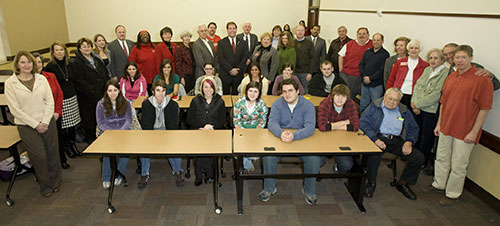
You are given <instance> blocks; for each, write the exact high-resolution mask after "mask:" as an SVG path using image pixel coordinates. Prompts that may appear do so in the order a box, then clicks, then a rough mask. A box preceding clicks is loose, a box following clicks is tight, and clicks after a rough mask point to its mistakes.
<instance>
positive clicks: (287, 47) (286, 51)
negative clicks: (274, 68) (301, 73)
mask: <svg viewBox="0 0 500 226" xmlns="http://www.w3.org/2000/svg"><path fill="white" fill-rule="evenodd" d="M293 45H294V41H293V36H292V35H291V34H290V33H288V32H283V34H281V38H280V41H279V43H278V54H279V56H280V64H279V67H278V73H280V72H282V71H283V69H285V68H284V67H283V64H285V63H286V62H288V63H290V64H292V68H295V61H296V58H297V54H296V53H295V48H294V46H293Z"/></svg>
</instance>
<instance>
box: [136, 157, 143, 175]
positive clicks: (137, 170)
mask: <svg viewBox="0 0 500 226" xmlns="http://www.w3.org/2000/svg"><path fill="white" fill-rule="evenodd" d="M141 166H142V165H141V158H139V157H137V169H136V170H135V173H137V174H141V171H142V170H141V169H142V168H141Z"/></svg>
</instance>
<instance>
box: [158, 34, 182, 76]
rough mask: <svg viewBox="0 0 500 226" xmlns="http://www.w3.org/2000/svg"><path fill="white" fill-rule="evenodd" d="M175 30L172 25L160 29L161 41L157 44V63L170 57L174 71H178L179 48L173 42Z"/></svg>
mask: <svg viewBox="0 0 500 226" xmlns="http://www.w3.org/2000/svg"><path fill="white" fill-rule="evenodd" d="M173 35H174V32H173V31H172V29H171V28H170V27H164V28H163V29H161V30H160V36H161V41H162V42H160V43H159V44H158V45H156V63H157V64H158V65H160V64H161V62H162V61H163V59H169V60H170V62H172V63H173V65H172V66H173V68H172V70H173V73H176V68H175V66H176V65H175V59H174V58H175V57H174V55H175V50H176V48H177V44H175V43H173V42H172V36H173Z"/></svg>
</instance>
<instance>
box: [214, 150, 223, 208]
mask: <svg viewBox="0 0 500 226" xmlns="http://www.w3.org/2000/svg"><path fill="white" fill-rule="evenodd" d="M213 161H214V183H213V186H214V206H215V209H214V212H215V214H217V215H219V214H221V213H222V207H220V206H219V157H213Z"/></svg>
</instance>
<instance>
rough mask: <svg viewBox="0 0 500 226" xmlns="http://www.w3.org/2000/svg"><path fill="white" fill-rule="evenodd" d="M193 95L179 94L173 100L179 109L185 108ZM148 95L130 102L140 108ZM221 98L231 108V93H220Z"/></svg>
mask: <svg viewBox="0 0 500 226" xmlns="http://www.w3.org/2000/svg"><path fill="white" fill-rule="evenodd" d="M194 97H195V96H181V97H180V100H175V101H176V102H177V104H179V108H180V109H187V108H189V105H190V104H191V101H192V100H193V98H194ZM147 98H148V97H145V96H139V97H137V99H135V101H134V102H132V105H133V106H134V108H135V109H141V108H142V102H144V100H145V99H147ZM222 99H223V100H224V105H225V106H226V108H232V107H233V100H232V98H231V95H222Z"/></svg>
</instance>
